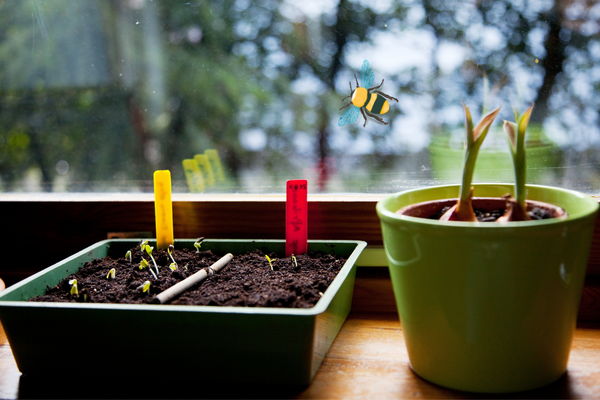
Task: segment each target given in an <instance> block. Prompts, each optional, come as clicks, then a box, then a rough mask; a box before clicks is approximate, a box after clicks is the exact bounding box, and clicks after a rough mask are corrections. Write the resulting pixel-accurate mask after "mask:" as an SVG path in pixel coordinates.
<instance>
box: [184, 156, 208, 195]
mask: <svg viewBox="0 0 600 400" xmlns="http://www.w3.org/2000/svg"><path fill="white" fill-rule="evenodd" d="M182 165H183V171H184V172H185V180H186V181H187V185H188V189H189V190H190V193H202V192H204V176H203V174H202V171H201V170H200V167H199V166H198V163H197V162H196V160H194V159H191V158H188V159H185V160H183V161H182Z"/></svg>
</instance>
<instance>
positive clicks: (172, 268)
mask: <svg viewBox="0 0 600 400" xmlns="http://www.w3.org/2000/svg"><path fill="white" fill-rule="evenodd" d="M169 269H170V270H171V271H177V264H175V263H174V262H172V263H171V264H170V265H169Z"/></svg>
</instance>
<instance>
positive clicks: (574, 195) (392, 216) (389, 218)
mask: <svg viewBox="0 0 600 400" xmlns="http://www.w3.org/2000/svg"><path fill="white" fill-rule="evenodd" d="M473 187H474V197H490V196H489V195H483V196H482V195H478V193H477V192H478V189H479V190H484V189H485V188H498V189H497V190H498V192H503V193H507V192H510V193H513V188H514V185H513V184H511V183H475V184H473ZM459 188H460V185H459V184H453V185H437V186H428V187H421V188H416V189H409V190H405V191H402V192H397V193H394V194H391V195H388V196H386V197H384V198H383V199H382V200H380V201H379V202H377V206H376V210H377V214H378V216H379V218H380V219H381V220H382V221H386V222H390V223H394V222H400V221H407V222H413V223H418V224H425V225H440V226H465V227H476V228H480V229H511V228H516V227H520V226H544V225H555V224H564V223H566V222H569V221H574V220H578V219H585V218H590V217H591V216H594V217H595V214H596V213H597V212H598V209H599V207H600V205H599V204H598V201H596V200H594V199H593V198H592V197H590V196H588V195H585V194H583V193H581V192H577V191H575V190H570V189H563V188H557V187H552V186H544V185H526V189H527V192H528V196H527V199H528V200H540V201H544V202H547V203H550V204H552V205H555V206H558V207H561V208H563V209H564V210H565V211H566V212H567V214H568V215H567V217H566V218H552V219H545V220H533V221H520V222H510V223H503V224H491V223H484V222H462V221H439V220H431V219H426V218H420V217H410V216H407V215H401V214H396V211H397V209H395V210H394V211H390V210H389V209H388V208H387V206H388V204H389V203H393V202H394V201H395V200H396V199H398V198H400V197H406V196H411V195H413V194H416V193H421V192H425V191H431V192H432V193H433V192H436V191H449V190H452V189H456V192H455V193H456V195H451V196H444V197H441V196H432V198H431V199H430V200H435V199H445V198H453V197H456V196H457V195H458V191H459ZM529 192H534V195H533V196H532V197H530V196H529V194H530V193H529ZM539 192H544V193H546V192H554V193H555V194H556V195H555V196H553V197H554V198H555V199H554V200H549V199H538V198H536V197H538V196H537V195H536V194H539ZM501 195H502V194H499V195H498V197H500V196H501ZM559 195H561V196H563V197H564V196H567V197H569V198H570V199H571V200H572V201H575V202H577V203H579V204H583V205H585V206H584V207H583V208H584V210H583V211H577V212H576V211H573V210H572V206H569V205H566V204H562V203H561V202H560V201H559V202H558V203H556V202H555V201H558V199H556V197H558V196H559ZM423 201H426V200H423ZM420 202H422V201H417V203H420ZM405 205H408V204H405ZM402 207H404V205H403V206H401V207H398V209H400V208H402Z"/></svg>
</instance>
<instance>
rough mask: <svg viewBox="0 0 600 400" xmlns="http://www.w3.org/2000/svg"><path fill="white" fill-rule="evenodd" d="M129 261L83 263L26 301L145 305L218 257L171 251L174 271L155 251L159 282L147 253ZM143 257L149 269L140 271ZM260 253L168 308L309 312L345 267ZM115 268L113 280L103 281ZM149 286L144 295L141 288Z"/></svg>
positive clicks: (320, 258) (323, 258) (313, 256)
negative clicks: (73, 283) (74, 282)
mask: <svg viewBox="0 0 600 400" xmlns="http://www.w3.org/2000/svg"><path fill="white" fill-rule="evenodd" d="M131 253H132V261H131V262H130V261H129V260H128V259H126V258H125V257H123V258H118V259H112V258H110V257H107V258H103V259H97V260H93V261H90V262H87V263H85V265H84V266H83V267H81V269H80V270H79V271H78V272H76V273H74V274H71V275H69V276H68V277H67V278H65V279H63V280H62V281H61V282H60V283H59V284H58V285H56V286H54V287H48V288H47V291H46V294H45V295H42V296H38V297H35V298H32V299H30V301H50V302H93V303H127V304H149V303H152V302H153V300H154V298H155V296H156V295H157V294H159V293H160V292H162V291H164V290H166V289H168V288H169V287H171V286H173V285H174V284H176V283H177V282H180V281H181V280H183V279H185V278H187V277H188V276H191V275H192V274H194V273H196V272H198V271H200V270H201V269H206V268H208V267H209V266H211V265H212V264H213V263H214V262H216V261H217V260H219V259H220V258H221V255H216V254H213V252H212V251H201V252H199V253H197V252H196V250H190V249H181V250H178V249H175V250H174V251H173V252H172V253H173V257H174V259H175V261H176V262H177V264H178V267H177V269H176V270H174V271H173V270H171V269H169V265H170V264H171V263H172V260H171V259H170V257H169V255H168V253H167V251H166V250H154V251H153V252H152V256H153V257H154V259H155V260H156V263H157V265H158V269H159V274H158V279H154V277H153V276H152V274H151V273H150V271H149V268H154V264H153V263H152V260H151V259H150V257H149V256H148V255H147V253H143V254H142V252H141V249H140V247H139V246H138V247H137V248H134V249H131ZM142 255H143V256H144V258H145V259H146V260H147V261H148V263H149V265H150V266H149V267H146V268H144V269H143V270H140V269H139V266H140V262H141V260H142ZM265 255H266V254H264V253H263V252H262V251H260V250H255V251H254V252H252V253H248V254H243V255H239V256H235V257H234V258H233V259H232V260H231V261H230V262H229V263H228V264H227V265H226V266H225V267H223V268H222V269H221V270H220V271H218V272H216V273H214V274H210V275H209V276H208V277H207V278H206V279H205V280H203V281H202V282H200V283H198V284H196V285H195V286H192V287H191V288H189V289H188V290H187V291H185V292H183V293H182V294H181V295H179V296H177V297H175V298H174V299H173V300H171V301H170V302H169V303H168V304H179V305H207V306H240V307H287V308H310V307H313V306H314V305H315V304H316V303H317V301H318V300H319V299H320V298H321V296H322V295H323V292H325V290H326V289H327V287H328V286H329V285H330V284H331V282H332V281H333V279H334V278H335V276H336V275H337V273H338V272H339V271H340V269H341V268H342V267H343V265H344V263H345V262H346V259H345V258H342V257H338V256H335V255H330V254H325V253H322V252H310V253H308V254H303V255H298V256H296V261H297V266H296V263H295V262H294V261H293V260H292V259H291V257H290V258H277V255H276V254H274V253H271V254H268V256H269V257H270V259H271V264H272V268H271V266H270V265H269V261H268V260H267V258H266V257H265ZM112 268H114V269H115V277H114V278H107V275H108V273H109V271H110V270H111V269H112ZM72 279H76V280H77V288H78V295H77V296H76V295H72V294H71V293H70V292H71V288H72V286H71V285H70V284H69V282H70V281H71V280H72ZM146 281H149V282H150V289H149V292H143V285H144V283H145V282H146Z"/></svg>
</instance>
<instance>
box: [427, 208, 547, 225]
mask: <svg viewBox="0 0 600 400" xmlns="http://www.w3.org/2000/svg"><path fill="white" fill-rule="evenodd" d="M449 209H450V207H444V208H442V209H441V210H440V211H438V212H437V213H435V214H433V215H431V216H430V217H429V219H440V217H441V216H442V215H444V213H445V212H446V211H448V210H449ZM473 211H474V212H475V217H477V221H479V222H495V221H496V220H497V219H498V218H500V217H501V216H503V215H504V213H505V212H506V209H504V208H502V209H498V210H491V211H487V210H480V209H477V208H476V209H474V210H473ZM527 214H529V217H530V218H531V219H532V220H539V219H549V218H554V217H553V216H552V214H551V213H550V212H548V210H545V209H543V208H539V207H534V208H533V209H532V210H530V211H527Z"/></svg>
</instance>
